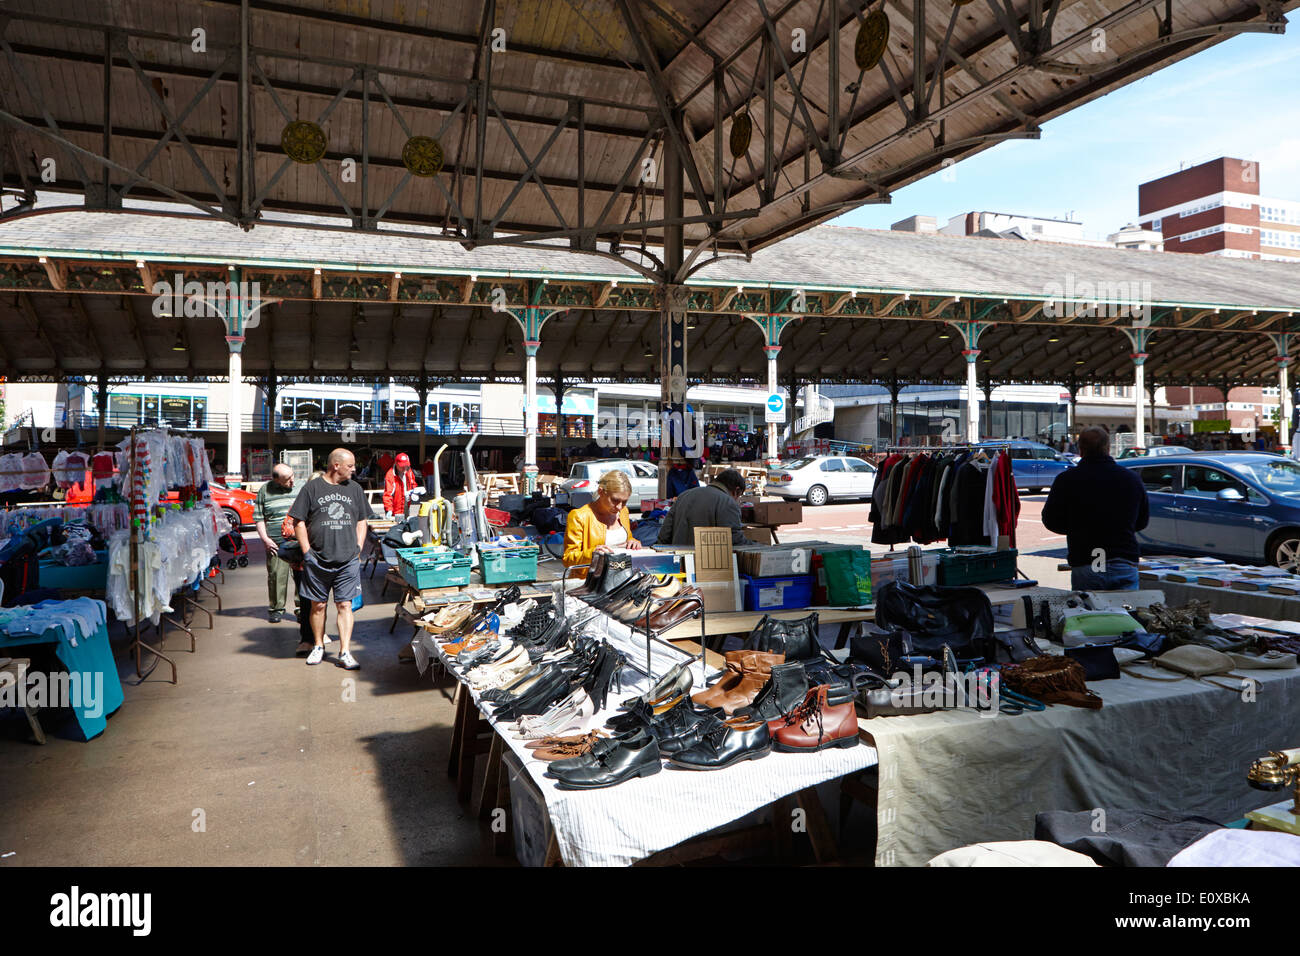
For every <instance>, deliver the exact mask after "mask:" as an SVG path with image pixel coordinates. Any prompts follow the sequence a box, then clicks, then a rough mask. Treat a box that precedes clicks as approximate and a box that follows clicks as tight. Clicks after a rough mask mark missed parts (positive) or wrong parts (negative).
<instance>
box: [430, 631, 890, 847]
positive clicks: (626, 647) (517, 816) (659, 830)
mask: <svg viewBox="0 0 1300 956" xmlns="http://www.w3.org/2000/svg"><path fill="white" fill-rule="evenodd" d="M597 620H598V622H600V623H599V624H598V625H597V626H598V627H600V628H602V629H603V635H604V636H605V638H606V639H607V640H609V642H610V643H611V644H613V645H614V646H616V647H618V648H619V649H620V650H623V651H624V652H625V653H626V654H627V655H628V657H629V658H630V659H631V660H632V662H633V663H634V664H635V665H636V666H644V663H645V655H646V653H647V648H646V642H645V639H644V637H639V638H638V636H637V635H635V634H633V633H632V632H631V631H630V630H629V629H628V628H626V627H625V626H623V625H621V624H618V623H617V622H615V621H612V620H610V619H608V618H604V617H603V616H602V617H601V618H598V619H597ZM697 648H698V645H697ZM437 653H438V655H439V658H440V659H442V661H443V663H444V665H446V664H447V661H446V659H445V657H444V655H443V654H442V651H441V648H440V647H439V648H438V650H437ZM649 654H650V661H651V670H652V671H653V672H654V673H655V674H661V673H664V672H666V671H667V670H668V669H669V668H670V667H672V666H673V665H674V664H675V663H677V662H679V661H680V660H682V655H681V654H680V653H677V652H674V651H673V650H671V649H668V648H665V647H662V646H659V645H653V646H652V647H651V648H650V650H649ZM713 660H716V658H713ZM710 663H712V661H706V664H710ZM696 669H698V666H696V667H693V668H692V670H696ZM452 672H453V673H454V671H452ZM623 675H624V684H623V686H622V688H621V689H620V691H619V693H618V694H616V695H615V694H612V695H611V699H610V705H609V711H610V712H613V711H614V709H615V707H616V703H617V701H618V700H620V699H623V698H625V697H630V696H634V695H636V694H640V693H644V692H645V690H647V689H648V688H649V686H650V684H651V683H652V681H651V680H649V679H648V678H646V677H645V676H643V675H639V674H638V675H637V679H636V680H634V681H632V682H629V681H628V678H629V677H631V676H632V672H631V671H630V669H628V668H625V669H624V671H623ZM697 686H703V684H702V678H701V679H697ZM458 694H459V698H458V719H457V726H456V728H454V729H453V741H452V747H453V753H452V762H453V766H451V767H449V771H451V772H452V774H453V776H456V777H458V784H459V786H460V793H461V795H462V798H463V799H465V798H468V796H469V785H470V784H469V776H470V773H471V772H472V768H473V758H474V756H475V755H477V754H479V753H483V752H484V751H485V750H486V751H487V752H488V753H489V766H488V773H487V775H486V779H485V784H484V799H483V801H482V802H481V806H480V815H481V816H482V815H484V814H485V813H488V812H490V810H492V809H494V808H495V807H496V806H500V801H501V800H502V799H503V795H504V793H505V792H506V789H507V786H508V790H509V797H510V800H511V806H512V808H513V810H514V812H513V815H512V816H513V820H514V825H515V826H516V827H523V828H524V832H523V833H521V834H520V835H519V839H517V841H516V846H523V847H524V848H525V854H524V855H525V856H526V859H524V860H521V862H531V863H535V864H543V863H556V862H563V863H565V864H567V865H587V866H599V865H627V864H632V863H636V862H638V861H640V860H643V859H645V858H647V857H649V856H651V855H652V854H655V853H657V852H659V851H662V850H666V849H668V848H669V847H675V846H677V845H679V844H681V843H683V842H684V841H687V840H690V839H692V838H693V837H697V836H699V835H701V834H705V833H709V832H711V831H714V830H717V829H719V828H721V827H725V826H727V825H729V824H733V823H735V822H736V821H738V820H741V819H742V818H744V817H747V816H748V815H750V814H752V813H754V812H755V811H758V810H761V809H763V808H764V807H768V806H772V805H779V808H780V809H784V807H785V806H786V803H785V802H784V801H786V800H787V798H792V799H793V800H794V801H795V802H796V803H797V804H798V806H799V807H800V808H801V809H803V810H804V812H805V815H806V819H807V821H808V833H809V836H810V838H811V839H812V841H813V846H814V850H815V851H816V852H817V854H818V856H819V858H820V859H824V860H825V859H829V858H830V857H832V856H833V855H834V846H833V840H832V838H831V836H830V833H829V829H828V827H827V826H826V824H825V820H824V812H823V811H822V808H821V804H820V800H819V799H818V798H817V796H816V792H815V789H814V788H815V787H817V786H818V785H820V784H823V783H827V782H830V781H833V780H837V779H839V778H842V777H845V776H846V775H849V774H852V773H856V772H859V771H861V770H864V769H866V768H867V767H870V766H872V765H873V764H874V763H875V752H874V750H873V749H872V748H871V747H868V746H865V745H863V746H858V747H853V748H850V749H847V750H841V749H831V750H826V751H822V752H820V753H816V754H783V753H772V754H769V755H768V756H766V757H764V758H762V759H760V760H755V761H746V762H743V763H741V764H737V765H736V766H733V767H729V768H727V769H726V770H720V771H715V772H711V773H692V772H687V771H675V770H673V769H671V768H665V769H663V770H661V771H660V772H659V773H656V774H654V775H652V776H649V777H643V778H637V779H633V780H629V781H627V782H625V783H622V784H619V785H618V786H615V787H610V788H607V789H604V790H593V791H564V790H559V789H557V788H556V787H555V783H554V781H553V780H550V779H549V778H547V777H545V776H543V774H544V772H545V770H546V768H547V765H546V764H545V763H544V762H543V761H540V760H537V759H535V758H533V757H532V755H531V752H530V751H528V750H527V749H526V748H525V747H523V743H524V741H520V740H516V739H514V737H513V736H512V735H511V734H510V731H509V730H507V729H505V728H504V727H502V726H501V725H499V724H497V723H496V722H495V721H494V720H492V718H491V716H490V715H487V716H484V715H483V712H482V711H481V710H480V709H479V706H478V695H477V693H476V692H474V691H473V690H472V689H470V688H468V687H467V686H466V685H464V684H462V685H460V687H459V688H458ZM484 725H486V726H484ZM458 731H459V738H460V739H459V740H458V739H456V737H457V732H458ZM482 731H487V732H489V733H490V734H491V738H492V739H491V742H490V743H489V744H486V745H485V742H484V741H483V739H482V734H481V732H482ZM458 754H459V755H460V759H459V762H458V761H457V755H458ZM774 829H777V828H774ZM720 839H722V838H720ZM737 839H738V840H739V839H741V838H739V837H738V838H737ZM724 842H725V841H724ZM712 846H713V843H712V842H711V843H710V847H712ZM530 848H531V850H530Z"/></svg>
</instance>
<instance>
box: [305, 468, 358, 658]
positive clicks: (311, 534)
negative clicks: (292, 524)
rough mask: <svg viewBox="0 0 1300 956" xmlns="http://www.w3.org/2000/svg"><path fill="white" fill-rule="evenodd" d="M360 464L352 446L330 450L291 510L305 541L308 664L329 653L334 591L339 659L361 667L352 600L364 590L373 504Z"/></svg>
mask: <svg viewBox="0 0 1300 956" xmlns="http://www.w3.org/2000/svg"><path fill="white" fill-rule="evenodd" d="M356 467H357V462H356V459H355V458H354V457H353V456H352V452H350V451H348V450H347V449H346V448H336V449H334V450H333V451H332V452H330V456H329V460H328V461H327V462H326V465H325V473H324V474H323V475H321V476H319V477H317V478H313V479H312V480H311V481H309V482H307V484H305V485H304V486H303V488H302V491H300V492H298V497H297V499H296V500H295V501H294V503H293V507H291V508H290V509H289V517H291V518H295V519H297V521H298V526H297V529H296V532H297V535H298V543H299V544H300V545H302V552H303V562H302V595H303V597H305V598H306V599H307V600H309V601H311V630H312V636H313V638H314V639H315V641H316V646H315V647H313V648H312V651H311V653H310V654H308V655H307V663H308V664H319V663H320V662H321V661H322V660H323V659H324V657H325V605H326V604H327V603H328V602H329V599H330V591H331V590H332V591H333V592H334V606H335V609H336V610H337V613H338V625H339V645H340V648H341V650H340V652H339V657H338V660H337V661H336V662H335V663H337V664H338V666H339V667H343V668H346V669H347V670H350V671H354V670H357V669H358V668H359V667H360V666H361V665H360V664H358V663H357V661H356V658H354V657H353V656H352V652H351V651H350V650H349V645H350V644H351V641H352V601H353V600H354V599H355V598H356V597H357V595H359V594H360V593H361V546H362V545H363V544H364V543H365V540H366V516H367V515H368V514H369V513H370V505H369V504H368V503H367V501H366V495H365V492H363V491H362V490H361V486H360V485H359V484H357V483H356V482H355V481H353V480H352V472H353V471H355V470H356Z"/></svg>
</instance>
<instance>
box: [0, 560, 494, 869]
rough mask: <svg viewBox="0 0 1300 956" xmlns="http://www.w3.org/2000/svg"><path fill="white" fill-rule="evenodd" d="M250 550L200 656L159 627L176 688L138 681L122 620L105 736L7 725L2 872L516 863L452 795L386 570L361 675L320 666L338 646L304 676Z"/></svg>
mask: <svg viewBox="0 0 1300 956" xmlns="http://www.w3.org/2000/svg"><path fill="white" fill-rule="evenodd" d="M249 540H250V544H249V550H250V563H249V566H248V567H247V568H242V569H238V570H235V571H227V572H226V583H225V584H224V585H223V586H222V587H221V589H220V590H221V597H222V601H223V603H224V612H223V613H221V614H218V615H216V629H215V630H208V629H207V627H206V626H205V625H204V624H202V623H201V622H202V621H204V620H205V619H204V618H203V616H202V615H199V616H198V617H197V619H196V621H195V624H196V629H195V634H196V635H197V637H198V650H197V652H196V653H193V654H191V653H190V652H189V651H188V650H178V648H180V647H182V646H185V647H188V644H189V642H188V640H185V639H184V635H182V634H179V633H177V632H176V631H174V630H171V631H169V634H168V637H167V642H166V648H167V650H168V653H169V654H170V655H171V656H172V657H173V658H174V659H175V660H176V661H177V666H178V668H179V672H180V683H179V684H178V685H173V684H171V683H170V682H169V681H168V680H167V679H166V677H168V676H170V669H169V668H167V667H166V666H165V665H163V666H159V667H158V669H157V670H155V671H154V672H153V674H152V675H151V676H150V678H149V679H147V680H145V681H144V682H140V681H139V680H138V678H137V677H136V675H135V669H134V659H133V658H132V659H130V660H128V659H127V658H126V644H127V640H126V638H125V636H124V635H123V632H122V627H121V625H116V627H115V629H114V631H113V639H114V646H115V650H116V651H117V655H118V658H119V668H120V672H121V676H122V683H123V690H124V693H125V696H126V700H125V703H124V704H123V705H122V707H121V709H120V710H119V711H118V712H117V713H116V715H114V716H113V717H111V718H109V721H108V729H107V730H106V731H105V732H104V733H103V734H101V735H100V736H99V737H97V738H96V739H95V740H92V741H90V742H89V743H82V742H78V741H74V740H71V739H68V738H67V736H60V734H64V735H66V734H68V732H69V728H70V726H71V725H72V721H71V718H70V716H68V718H67V719H66V720H64V719H62V718H63V717H64V715H65V714H67V712H63V714H60V713H59V712H50V711H47V712H45V716H44V719H43V721H42V723H43V724H44V725H45V729H46V733H47V737H48V740H49V743H48V744H47V745H45V746H43V747H42V746H38V745H36V744H34V743H31V742H29V739H28V732H27V725H26V721H25V720H24V719H23V718H22V716H21V714H18V715H17V716H16V719H6V720H3V721H0V807H2V808H3V812H0V866H22V865H30V866H42V865H43V866H106V865H137V864H145V865H161V866H178V865H179V866H183V865H195V864H199V865H207V866H250V865H251V866H259V865H275V866H285V865H331V866H346V865H352V864H367V865H380V866H383V865H403V864H441V865H460V864H464V865H484V864H491V865H497V864H503V863H504V864H511V863H512V862H513V860H512V859H511V858H504V859H503V858H497V857H494V856H493V855H492V853H491V848H490V841H489V839H488V836H489V835H488V834H486V832H485V830H484V828H483V827H481V826H480V824H479V822H478V820H477V817H476V816H474V815H473V814H471V813H469V812H468V810H467V808H465V807H462V806H461V805H460V804H459V803H458V802H457V801H456V797H455V792H454V789H453V787H452V785H451V781H450V780H449V779H448V777H447V775H446V766H447V754H448V744H449V742H450V736H451V732H450V727H451V721H452V716H453V712H452V707H451V703H450V696H449V691H448V690H447V682H446V680H445V679H444V680H443V681H442V682H441V683H440V684H437V685H434V684H433V683H431V681H430V680H429V677H428V675H426V676H425V677H423V678H421V677H419V676H418V675H417V674H416V671H415V667H414V665H412V664H402V663H399V662H398V660H397V657H396V653H397V649H398V648H399V647H400V646H401V645H402V644H403V643H404V642H405V641H406V640H407V639H408V638H409V636H410V629H409V628H402V627H399V628H398V629H397V632H396V633H394V634H392V635H390V634H389V633H388V624H389V621H390V620H391V617H392V612H393V606H394V605H393V593H392V590H391V589H390V591H389V594H388V599H387V600H386V601H382V602H381V601H380V600H379V589H380V586H381V579H382V572H383V569H382V567H381V568H380V573H379V574H377V575H376V577H375V579H374V581H373V582H372V581H368V580H367V581H365V582H364V585H365V596H366V601H367V606H366V607H365V608H364V609H362V610H361V611H360V612H359V613H358V615H357V618H358V621H357V628H356V633H355V640H354V650H353V653H354V654H355V655H356V657H357V659H358V661H359V662H360V663H361V668H362V669H361V670H360V671H357V672H348V671H344V670H342V669H340V668H337V667H334V666H333V665H332V664H331V663H330V660H331V659H332V655H333V652H334V651H336V650H337V648H338V644H337V642H334V643H332V644H330V645H329V648H330V649H331V654H330V656H328V657H327V658H326V661H325V663H322V664H320V665H318V666H316V667H308V666H306V665H305V664H304V663H303V659H302V658H298V657H294V648H295V646H296V645H297V641H298V637H297V625H296V623H295V622H294V621H293V620H292V619H291V618H286V619H285V620H284V621H283V622H281V623H280V624H275V625H272V624H269V623H268V622H267V620H266V574H265V571H264V563H263V561H264V559H263V556H262V549H261V544H260V543H259V542H258V541H257V540H256V537H255V536H252V535H250V536H249ZM290 592H291V593H292V586H291V587H290ZM204 603H205V605H207V606H213V607H214V606H215V601H213V600H212V599H211V598H208V599H207V600H206V601H205V602H204ZM327 630H329V631H330V632H331V633H336V632H335V628H334V624H333V612H332V611H331V612H330V621H329V624H328V628H327ZM149 640H150V642H151V643H153V642H154V641H155V638H154V637H152V636H150V638H149ZM146 665H147V660H146ZM348 678H353V679H355V694H354V695H353V696H355V701H354V702H347V701H345V700H344V696H345V692H346V689H347V688H346V686H345V683H344V682H345V680H346V679H348ZM482 762H483V761H479V763H480V764H481V763H482ZM476 795H477V793H476ZM198 811H202V814H201V819H202V822H203V823H204V825H205V828H206V829H205V830H202V832H199V830H200V828H199V820H200V814H199V813H198ZM9 853H12V854H13V855H12V856H4V854H9Z"/></svg>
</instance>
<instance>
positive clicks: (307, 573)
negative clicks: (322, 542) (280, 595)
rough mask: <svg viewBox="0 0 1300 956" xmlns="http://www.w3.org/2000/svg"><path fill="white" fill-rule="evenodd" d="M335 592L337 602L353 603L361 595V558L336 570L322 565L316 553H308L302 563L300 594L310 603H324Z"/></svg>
mask: <svg viewBox="0 0 1300 956" xmlns="http://www.w3.org/2000/svg"><path fill="white" fill-rule="evenodd" d="M331 589H332V590H333V591H334V600H335V602H341V601H351V600H352V599H353V598H355V597H356V596H357V595H358V594H360V593H361V556H360V555H357V556H356V557H355V558H353V559H352V560H351V561H348V562H347V563H346V564H342V565H339V566H338V567H336V568H331V567H326V566H324V565H322V564H321V563H320V560H319V559H318V558H317V557H316V552H315V551H309V552H307V556H306V558H304V559H303V562H302V590H301V591H300V592H299V594H301V595H302V597H303V598H305V599H306V600H308V601H316V602H318V603H324V602H326V601H328V600H329V599H330V590H331Z"/></svg>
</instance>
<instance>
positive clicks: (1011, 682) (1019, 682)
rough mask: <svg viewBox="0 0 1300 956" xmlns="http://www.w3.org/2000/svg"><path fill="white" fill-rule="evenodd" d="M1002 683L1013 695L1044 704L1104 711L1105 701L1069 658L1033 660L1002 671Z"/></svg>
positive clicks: (1081, 669) (1080, 668) (1078, 664)
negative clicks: (1102, 705)
mask: <svg viewBox="0 0 1300 956" xmlns="http://www.w3.org/2000/svg"><path fill="white" fill-rule="evenodd" d="M1002 680H1003V681H1004V682H1005V683H1006V685H1007V686H1008V687H1010V688H1011V689H1012V690H1013V691H1015V692H1016V693H1018V694H1024V695H1025V696H1027V697H1032V698H1034V699H1035V700H1040V701H1042V702H1043V703H1044V704H1069V705H1070V706H1071V707H1086V708H1088V709H1090V710H1099V709H1100V708H1101V704H1102V701H1101V698H1100V697H1098V696H1097V695H1096V694H1094V693H1093V692H1092V691H1090V690H1088V685H1087V682H1086V680H1085V679H1084V672H1083V665H1082V664H1080V663H1079V662H1078V661H1076V660H1072V659H1070V658H1068V657H1051V656H1044V657H1031V658H1030V659H1029V660H1027V661H1025V662H1024V663H1023V664H1009V665H1007V666H1006V667H1003V668H1002Z"/></svg>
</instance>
